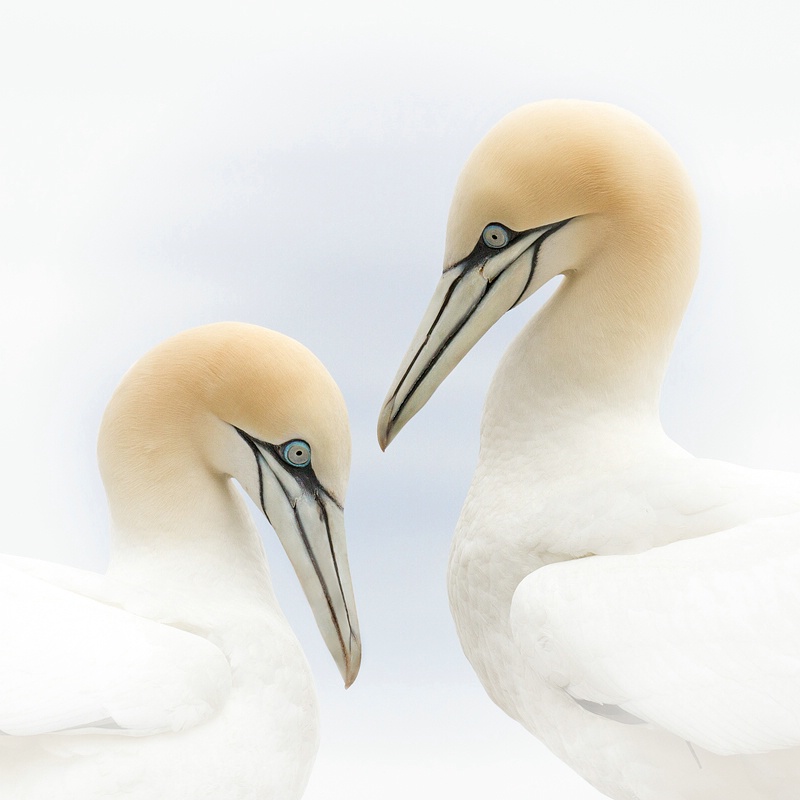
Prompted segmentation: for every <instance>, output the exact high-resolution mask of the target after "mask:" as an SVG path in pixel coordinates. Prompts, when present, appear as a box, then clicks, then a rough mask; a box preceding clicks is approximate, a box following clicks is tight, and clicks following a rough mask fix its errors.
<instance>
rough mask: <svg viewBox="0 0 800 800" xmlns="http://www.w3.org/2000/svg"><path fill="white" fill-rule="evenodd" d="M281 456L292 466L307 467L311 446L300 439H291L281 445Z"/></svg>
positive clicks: (309, 460) (309, 461)
mask: <svg viewBox="0 0 800 800" xmlns="http://www.w3.org/2000/svg"><path fill="white" fill-rule="evenodd" d="M281 457H282V458H283V460H284V461H285V462H286V463H287V464H291V465H292V466H293V467H307V466H308V465H309V464H310V463H311V446H310V445H309V444H308V442H304V441H303V440H302V439H292V441H291V442H287V443H286V444H285V445H283V446H282V447H281Z"/></svg>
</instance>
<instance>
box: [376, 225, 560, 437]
mask: <svg viewBox="0 0 800 800" xmlns="http://www.w3.org/2000/svg"><path fill="white" fill-rule="evenodd" d="M568 221H569V220H564V221H562V222H557V223H555V224H553V225H545V226H543V227H541V228H534V229H532V230H529V231H524V232H522V233H520V234H519V235H518V236H517V237H516V238H515V239H514V240H513V241H512V242H511V243H510V244H509V245H507V246H506V247H504V248H503V249H502V250H498V251H497V252H496V254H493V255H491V256H487V255H486V251H485V249H484V250H483V252H482V253H480V252H479V251H478V248H476V251H474V252H473V254H471V255H470V256H468V257H467V258H466V259H464V260H463V261H460V262H459V263H458V264H455V265H454V266H452V267H449V268H447V269H445V271H444V274H443V275H442V279H441V280H440V281H439V285H438V286H437V287H436V291H435V292H434V295H433V298H432V299H431V302H430V305H429V306H428V309H427V311H426V312H425V315H424V316H423V318H422V322H421V324H420V326H419V328H418V329H417V332H416V334H415V335H414V339H413V341H412V342H411V346H410V347H409V348H408V351H407V352H406V354H405V356H404V358H403V361H402V362H401V364H400V369H399V370H398V371H397V375H396V376H395V379H394V381H393V383H392V386H391V388H390V389H389V393H388V394H387V396H386V400H385V401H384V403H383V407H382V408H381V413H380V416H379V418H378V442H379V443H380V446H381V449H382V450H385V449H386V448H387V447H388V445H389V443H390V442H391V441H392V439H394V437H395V436H396V435H397V434H398V433H399V432H400V430H401V428H402V427H403V426H404V425H405V424H406V423H407V422H408V421H409V420H410V419H411V418H412V417H413V416H414V415H415V414H416V413H417V411H419V410H420V409H421V408H422V407H423V406H424V405H425V403H427V402H428V399H429V398H430V396H431V395H432V394H433V393H434V391H436V388H437V387H438V386H439V384H440V383H441V382H442V381H443V380H444V379H445V378H446V377H447V376H448V375H449V374H450V372H451V371H452V370H453V368H454V367H455V366H456V364H458V362H459V361H461V359H462V358H463V357H464V356H465V355H466V354H467V353H468V352H469V350H470V349H471V348H472V346H473V345H474V344H475V342H477V341H478V339H480V338H481V336H483V334H484V333H486V331H488V330H489V328H491V327H492V325H494V323H495V322H497V320H498V319H500V317H502V316H503V314H505V313H506V311H508V310H509V309H510V308H513V307H514V306H515V305H517V303H519V302H520V301H521V300H523V299H524V298H525V297H527V294H528V290H529V288H530V287H531V283H532V281H533V273H534V270H535V269H536V259H537V256H538V253H539V247H540V246H541V244H542V242H544V241H545V239H547V237H548V236H549V235H550V234H551V233H554V232H555V231H556V230H558V229H559V228H561V227H563V226H564V225H565V224H566V223H567V222H568Z"/></svg>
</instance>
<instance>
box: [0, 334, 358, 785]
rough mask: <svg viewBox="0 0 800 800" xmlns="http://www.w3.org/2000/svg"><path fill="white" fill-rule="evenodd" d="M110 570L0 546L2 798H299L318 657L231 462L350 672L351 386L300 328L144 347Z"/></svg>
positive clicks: (121, 449) (120, 433)
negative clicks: (276, 587)
mask: <svg viewBox="0 0 800 800" xmlns="http://www.w3.org/2000/svg"><path fill="white" fill-rule="evenodd" d="M98 460H99V464H100V470H101V474H102V478H103V482H104V484H105V488H106V493H107V495H108V503H109V508H110V512H111V557H110V564H109V568H108V572H107V574H106V575H99V574H94V573H90V572H84V571H81V570H77V569H72V568H69V567H65V566H61V565H56V564H48V563H45V562H39V561H34V560H30V559H19V558H10V557H8V558H5V559H2V561H0V573H2V578H1V579H0V596H1V597H2V602H1V603H0V608H2V609H3V610H2V612H0V630H2V632H3V638H4V641H5V646H4V647H3V648H2V654H0V686H2V690H0V732H2V734H4V735H2V736H0V796H2V797H4V798H12V797H13V798H15V800H32V799H33V798H37V799H38V798H49V800H61V799H62V798H63V799H64V800H66V798H80V799H81V800H100V799H101V798H103V799H105V798H109V797H123V796H124V797H126V798H130V800H153V798H156V797H164V798H170V800H182V799H185V800H198V798H220V799H223V800H256V798H257V799H258V800H270V798H272V799H273V800H287V798H298V797H300V796H301V795H302V793H303V790H304V788H305V785H306V782H307V780H308V776H309V772H310V769H311V765H312V762H313V759H314V756H315V753H316V749H317V701H316V696H315V692H314V685H313V681H312V677H311V674H310V670H309V667H308V663H307V661H306V659H305V656H304V654H303V652H302V650H301V649H300V645H299V642H298V641H297V639H296V638H295V636H294V634H293V632H292V630H291V628H290V627H289V624H288V622H287V621H286V619H285V617H284V616H283V613H282V612H281V610H280V607H279V606H278V603H277V601H276V598H275V595H274V593H273V590H272V585H271V581H270V575H269V569H268V565H267V561H266V557H265V553H264V550H263V546H262V544H261V540H260V538H259V534H258V531H257V530H256V528H255V525H254V523H253V520H252V518H251V516H250V513H249V511H248V510H247V508H246V506H245V504H244V499H243V498H242V496H241V495H240V493H239V492H238V490H237V489H236V487H235V486H234V484H233V480H234V479H235V480H236V481H238V482H239V484H240V485H241V486H242V487H243V488H244V490H245V491H246V492H247V493H248V494H249V495H250V497H251V498H252V500H253V502H254V503H255V504H256V506H257V507H258V508H260V509H261V510H262V511H263V512H264V513H265V514H266V515H267V517H268V519H269V521H270V523H271V524H272V527H273V528H274V529H275V532H276V533H277V535H278V537H279V539H280V541H281V543H282V545H283V547H284V548H285V550H286V552H287V554H288V556H289V559H290V560H291V562H292V565H293V567H294V569H295V571H296V573H297V575H298V577H299V579H300V582H301V584H302V586H303V589H304V591H305V594H306V597H307V598H308V601H309V603H310V605H311V608H312V610H313V612H314V615H315V618H316V621H317V624H318V626H319V629H320V631H321V633H322V636H323V638H324V639H325V642H326V644H327V646H328V648H329V649H330V651H331V654H332V655H333V658H334V660H335V661H336V664H337V665H338V668H339V670H340V671H341V674H342V676H343V678H344V681H345V685H346V686H349V685H350V684H351V683H352V682H353V680H355V677H356V675H357V673H358V669H359V664H360V661H361V643H360V638H359V631H358V622H357V619H356V609H355V604H354V599H353V590H352V586H351V581H350V572H349V567H348V561H347V551H346V543H345V531H344V518H343V503H344V496H345V490H346V486H347V478H348V473H349V469H350V434H349V427H348V421H347V411H346V408H345V404H344V400H343V398H342V395H341V393H340V391H339V389H338V387H337V386H336V384H335V382H334V380H333V379H332V378H331V376H330V375H329V374H328V372H327V371H326V370H325V368H324V367H323V366H322V364H321V363H320V362H319V361H318V360H317V359H316V358H315V357H314V356H313V355H312V354H311V353H310V352H309V351H308V350H307V349H306V348H305V347H303V346H302V345H300V344H298V343H297V342H296V341H294V340H293V339H290V338H288V337H286V336H283V335H281V334H279V333H276V332H274V331H270V330H266V329H264V328H260V327H257V326H255V325H245V324H239V323H221V324H216V325H207V326H203V327H200V328H194V329H192V330H189V331H186V332H184V333H181V334H179V335H177V336H175V337H173V338H171V339H169V340H167V341H166V342H164V343H162V344H161V345H159V346H158V347H156V348H155V349H153V350H152V351H151V352H150V353H148V354H147V355H146V356H144V357H143V358H142V359H141V360H140V361H138V362H137V363H136V364H135V365H134V366H133V367H132V368H131V369H130V370H129V371H128V373H127V374H126V375H125V376H124V378H123V379H122V382H121V383H120V385H119V387H118V388H117V390H116V392H115V393H114V395H113V397H112V399H111V402H110V404H109V406H108V408H107V409H106V412H105V415H104V416H103V421H102V424H101V428H100V435H99V440H98Z"/></svg>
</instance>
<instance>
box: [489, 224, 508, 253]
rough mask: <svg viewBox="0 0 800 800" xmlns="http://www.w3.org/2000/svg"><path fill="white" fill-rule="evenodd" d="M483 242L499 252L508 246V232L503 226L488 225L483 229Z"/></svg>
mask: <svg viewBox="0 0 800 800" xmlns="http://www.w3.org/2000/svg"><path fill="white" fill-rule="evenodd" d="M483 242H484V244H485V245H487V246H488V247H492V248H494V249H495V250H499V249H500V248H501V247H505V246H506V245H507V244H508V231H507V230H506V229H505V228H504V227H503V226H502V225H496V224H492V225H487V226H486V227H485V228H484V229H483Z"/></svg>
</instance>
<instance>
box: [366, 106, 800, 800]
mask: <svg viewBox="0 0 800 800" xmlns="http://www.w3.org/2000/svg"><path fill="white" fill-rule="evenodd" d="M698 219H699V218H698V214H697V210H696V204H695V201H694V197H693V194H692V191H691V188H690V186H689V182H688V179H687V177H686V175H685V173H684V171H683V168H682V166H681V165H680V163H679V162H678V159H677V157H676V156H675V155H674V153H673V152H672V151H671V149H670V148H669V147H668V145H667V144H666V143H665V142H664V141H663V139H661V137H659V136H658V134H656V133H655V132H654V131H653V130H652V129H650V128H649V127H648V126H647V125H645V124H644V123H643V122H642V121H641V120H638V119H637V118H636V117H634V116H633V115H631V114H628V113H627V112H624V111H622V110H620V109H617V108H614V107H612V106H606V105H602V104H593V103H582V102H567V101H553V102H546V103H539V104H534V105H531V106H526V107H523V108H521V109H519V110H517V111H516V112H514V113H512V114H510V115H509V116H508V117H506V118H505V119H504V120H502V121H501V122H500V123H499V124H498V125H497V126H496V127H495V128H494V129H493V130H492V131H491V132H490V133H489V134H488V135H487V136H486V138H485V139H484V140H483V141H482V142H481V143H480V144H479V145H478V147H477V148H476V150H475V151H474V152H473V154H472V155H471V156H470V158H469V160H468V162H467V165H466V166H465V168H464V171H463V172H462V175H461V178H460V179H459V183H458V186H457V188H456V194H455V197H454V200H453V205H452V208H451V214H450V219H449V223H448V236H447V250H446V256H445V270H444V274H443V277H442V280H441V283H440V285H439V287H438V289H437V292H436V294H435V296H434V299H433V301H432V302H431V305H430V307H429V309H428V311H427V312H426V315H425V317H424V319H423V321H422V324H421V325H420V328H419V330H418V332H417V335H416V337H415V339H414V341H413V343H412V345H411V347H410V348H409V351H408V353H407V355H406V357H405V359H404V361H403V364H402V365H401V368H400V370H399V372H398V375H397V378H396V379H395V382H394V384H393V386H392V388H391V389H390V392H389V395H388V397H387V400H386V403H385V405H384V407H383V410H382V412H381V419H380V422H379V438H380V440H381V444H382V446H384V447H385V446H386V445H387V444H388V442H389V441H391V439H392V438H393V436H394V435H395V434H396V433H397V431H399V429H400V428H401V427H402V426H403V425H404V424H405V423H406V422H407V421H408V420H409V419H410V418H411V417H412V416H413V415H414V414H415V413H416V412H417V411H418V410H419V408H421V407H422V405H424V403H425V402H426V401H427V399H428V398H429V397H430V395H431V394H432V393H433V391H434V390H435V389H436V387H437V386H438V384H439V383H440V382H441V381H442V380H443V379H444V377H445V376H446V375H447V374H448V372H449V371H450V370H451V369H452V368H453V367H454V366H455V364H457V363H458V361H459V360H460V359H461V358H462V357H463V355H464V354H465V353H466V352H467V351H468V350H469V348H470V347H471V346H472V345H473V344H474V342H475V341H477V340H478V339H479V338H480V336H481V335H482V334H483V333H484V332H485V331H486V330H488V328H489V327H490V326H491V325H492V324H493V323H494V322H495V321H496V320H497V319H498V318H499V317H500V316H501V315H502V314H503V313H505V311H507V310H508V309H509V308H511V307H513V306H515V305H517V304H518V303H520V302H522V301H523V300H524V299H525V298H526V297H528V296H530V295H531V294H532V293H533V292H534V291H536V289H538V288H539V287H540V286H542V285H543V284H544V283H545V282H547V281H548V280H550V279H551V278H552V277H554V276H555V275H559V274H562V275H563V276H564V279H563V281H562V284H561V285H560V286H559V287H558V289H557V290H556V292H555V294H554V295H553V297H552V298H551V299H550V300H549V301H548V303H547V304H546V305H545V306H544V307H543V308H542V309H541V310H540V312H539V313H538V314H537V315H536V316H535V317H534V318H533V319H532V320H531V321H530V322H529V323H528V325H527V326H526V327H525V328H524V329H523V331H522V332H521V333H520V334H519V336H518V337H517V339H516V340H515V341H514V343H513V344H512V346H511V347H510V349H509V350H508V352H507V353H506V354H505V356H504V357H503V359H502V361H501V363H500V366H499V368H498V370H497V373H496V374H495V377H494V379H493V382H492V385H491V387H490V389H489V393H488V396H487V400H486V406H485V410H484V416H483V421H482V425H481V440H480V455H479V459H478V465H477V467H476V470H475V474H474V477H473V481H472V485H471V487H470V490H469V493H468V496H467V499H466V502H465V504H464V507H463V510H462V513H461V517H460V519H459V522H458V526H457V529H456V533H455V537H454V540H453V545H452V551H451V558H450V567H449V574H448V588H449V596H450V604H451V609H452V612H453V617H454V619H455V623H456V628H457V630H458V634H459V637H460V639H461V643H462V646H463V648H464V652H465V654H466V655H467V657H468V659H469V660H470V662H471V663H472V665H473V667H474V668H475V671H476V672H477V674H478V676H479V678H480V679H481V682H482V683H483V685H484V687H485V688H486V690H487V692H488V693H489V695H490V696H491V698H492V699H493V700H494V701H495V702H496V703H497V704H498V705H499V706H500V707H501V708H502V709H503V710H505V711H506V712H507V713H508V714H509V715H510V716H512V717H514V718H515V719H517V720H519V721H520V722H521V723H522V724H523V725H524V726H525V727H527V728H528V729H529V730H530V731H532V732H533V733H534V734H536V735H537V736H538V737H539V738H541V739H542V740H543V741H544V742H545V743H546V744H547V745H548V746H549V747H550V748H551V749H552V750H553V751H554V752H555V753H556V754H557V755H558V756H559V757H560V758H562V759H563V760H564V761H566V762H567V763H568V764H570V765H571V766H572V767H573V768H574V769H575V770H577V771H578V772H579V773H580V774H581V775H583V776H584V777H585V778H586V779H587V780H588V781H589V782H591V783H592V784H593V785H594V786H596V787H597V788H598V789H599V790H601V791H602V792H603V793H605V794H606V795H607V796H609V797H612V798H617V799H618V800H706V799H707V798H722V797H724V798H726V800H761V799H762V798H770V799H771V800H790V798H795V797H797V796H800V685H799V684H798V681H797V676H798V674H800V633H798V630H800V628H798V622H800V581H798V576H799V575H800V536H798V534H799V533H800V476H797V475H794V474H785V473H777V472H759V471H754V470H748V469H745V468H741V467H737V466H734V465H730V464H725V463H721V462H716V461H710V460H705V459H696V458H693V457H692V456H691V455H689V454H688V453H686V452H685V451H684V450H683V449H682V448H680V447H679V446H678V445H676V444H675V443H674V442H672V441H671V440H669V438H668V437H667V436H666V435H665V434H664V432H663V430H662V427H661V423H660V420H659V413H658V403H659V394H660V388H661V382H662V379H663V374H664V370H665V368H666V365H667V360H668V358H669V354H670V352H671V349H672V344H673V340H674V337H675V334H676V332H677V329H678V326H679V324H680V320H681V318H682V315H683V312H684V309H685V306H686V303H687V302H688V299H689V296H690V294H691V289H692V286H693V284H694V280H695V276H696V270H697V262H698V253H699V221H698ZM533 785H534V786H535V781H534V782H533Z"/></svg>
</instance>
